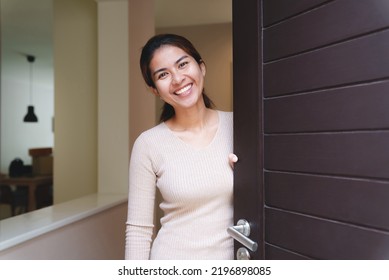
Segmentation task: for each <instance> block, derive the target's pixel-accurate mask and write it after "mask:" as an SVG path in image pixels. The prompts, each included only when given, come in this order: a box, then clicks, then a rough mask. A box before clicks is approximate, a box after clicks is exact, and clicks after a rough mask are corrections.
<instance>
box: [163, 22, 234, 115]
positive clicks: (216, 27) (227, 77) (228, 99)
mask: <svg viewBox="0 0 389 280" xmlns="http://www.w3.org/2000/svg"><path fill="white" fill-rule="evenodd" d="M157 33H176V34H179V35H182V36H184V37H186V38H188V39H189V40H190V41H191V42H192V43H193V45H194V46H195V48H196V49H197V50H198V51H199V52H200V54H201V56H202V58H203V59H204V61H205V63H206V65H207V74H206V78H205V91H206V93H207V95H208V96H209V97H210V98H211V99H212V101H213V102H214V103H215V104H216V107H217V108H218V109H220V110H223V111H232V107H233V104H232V24H231V23H224V24H210V25H196V26H183V27H169V28H160V29H157Z"/></svg>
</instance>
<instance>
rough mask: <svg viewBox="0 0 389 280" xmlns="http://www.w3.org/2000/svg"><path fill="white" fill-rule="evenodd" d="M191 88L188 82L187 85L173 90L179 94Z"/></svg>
mask: <svg viewBox="0 0 389 280" xmlns="http://www.w3.org/2000/svg"><path fill="white" fill-rule="evenodd" d="M191 88H192V84H189V85H187V86H185V87H183V88H181V89H179V90H177V91H176V92H175V94H177V95H181V94H183V93H185V92H187V91H189V90H190V89H191Z"/></svg>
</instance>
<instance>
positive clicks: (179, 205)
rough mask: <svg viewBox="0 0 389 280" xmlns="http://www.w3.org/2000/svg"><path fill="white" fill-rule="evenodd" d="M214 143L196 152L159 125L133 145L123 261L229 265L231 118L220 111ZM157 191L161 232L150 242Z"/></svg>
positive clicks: (230, 251) (231, 243) (230, 254)
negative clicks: (209, 261)
mask: <svg viewBox="0 0 389 280" xmlns="http://www.w3.org/2000/svg"><path fill="white" fill-rule="evenodd" d="M218 115H219V127H218V130H217V132H216V134H215V137H214V139H213V140H212V142H211V143H210V144H209V145H208V146H207V147H205V148H202V149H196V148H194V147H192V146H190V145H189V144H187V143H185V142H183V141H182V140H181V139H180V138H178V137H177V136H175V135H174V134H173V132H172V131H171V130H170V129H169V128H168V127H167V126H166V124H164V123H161V124H159V125H158V126H156V127H154V128H152V129H150V130H147V131H145V132H143V133H142V134H141V135H140V136H139V137H138V139H137V140H136V142H135V144H134V147H133V150H132V155H131V161H130V177H129V201H128V219H127V228H126V255H125V257H126V259H178V260H185V259H215V260H221V259H233V240H232V238H230V237H229V236H228V234H227V231H226V230H227V228H228V227H229V226H231V225H232V223H233V206H232V199H233V197H232V192H233V172H232V169H231V167H230V165H229V162H228V155H229V153H231V152H233V143H232V140H233V137H232V135H233V134H232V133H233V127H232V113H227V112H221V111H218ZM156 187H158V188H159V190H160V192H161V194H162V197H163V201H162V203H161V204H160V208H161V209H162V210H163V213H164V216H163V218H162V219H161V225H162V227H161V229H160V230H159V232H158V234H157V237H156V238H155V240H154V241H152V232H153V227H154V225H153V220H154V200H155V192H156Z"/></svg>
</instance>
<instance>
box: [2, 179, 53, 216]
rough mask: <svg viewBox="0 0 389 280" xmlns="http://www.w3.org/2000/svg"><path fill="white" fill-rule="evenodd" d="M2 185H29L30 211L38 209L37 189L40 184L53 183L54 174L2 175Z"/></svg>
mask: <svg viewBox="0 0 389 280" xmlns="http://www.w3.org/2000/svg"><path fill="white" fill-rule="evenodd" d="M0 184H1V185H10V186H12V185H13V186H27V187H28V209H27V210H28V211H32V210H35V209H36V202H35V190H36V188H37V187H38V186H45V185H52V184H53V175H45V176H31V177H14V178H12V177H8V176H7V177H0Z"/></svg>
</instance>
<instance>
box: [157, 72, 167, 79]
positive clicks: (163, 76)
mask: <svg viewBox="0 0 389 280" xmlns="http://www.w3.org/2000/svg"><path fill="white" fill-rule="evenodd" d="M166 76H167V72H162V73H161V74H159V75H158V79H163V78H165V77H166Z"/></svg>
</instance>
